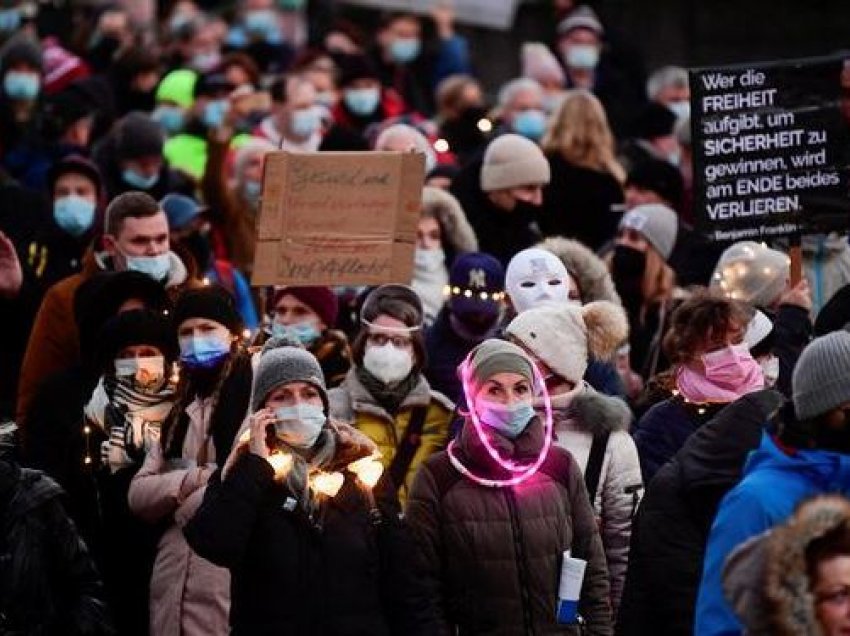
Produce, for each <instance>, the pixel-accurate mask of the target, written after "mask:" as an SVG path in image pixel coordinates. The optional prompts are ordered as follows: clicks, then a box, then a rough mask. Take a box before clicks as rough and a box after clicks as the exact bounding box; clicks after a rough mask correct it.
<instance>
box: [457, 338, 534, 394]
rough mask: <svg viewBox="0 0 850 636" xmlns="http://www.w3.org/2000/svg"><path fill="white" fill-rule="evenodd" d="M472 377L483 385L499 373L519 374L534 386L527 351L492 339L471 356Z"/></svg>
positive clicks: (532, 370) (486, 341) (509, 343)
mask: <svg viewBox="0 0 850 636" xmlns="http://www.w3.org/2000/svg"><path fill="white" fill-rule="evenodd" d="M469 363H470V366H471V368H472V377H473V378H475V383H476V384H477V385H481V384H483V383H484V382H486V381H487V380H488V379H489V378H491V377H493V376H494V375H496V374H497V373H517V374H519V375H521V376H523V377H524V378H525V379H526V380H528V381H529V382H530V383H531V384H534V369H533V368H532V364H533V363H532V362H531V360H530V359H529V357H528V355H526V353H525V351H523V350H522V349H520V348H519V347H518V346H516V345H515V344H513V343H512V342H508V341H506V340H496V339H495V338H491V339H490V340H485V341H484V342H482V343H481V344H480V345H478V346H477V347H475V349H473V350H472V352H471V353H470V354H469Z"/></svg>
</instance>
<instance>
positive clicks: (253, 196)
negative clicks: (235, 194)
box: [242, 181, 263, 205]
mask: <svg viewBox="0 0 850 636" xmlns="http://www.w3.org/2000/svg"><path fill="white" fill-rule="evenodd" d="M242 194H244V195H245V198H246V199H248V202H249V203H251V204H252V205H257V204H258V203H259V202H260V195H262V194H263V184H262V183H260V182H259V181H246V182H245V183H243V184H242Z"/></svg>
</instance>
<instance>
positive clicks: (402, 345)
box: [367, 333, 413, 349]
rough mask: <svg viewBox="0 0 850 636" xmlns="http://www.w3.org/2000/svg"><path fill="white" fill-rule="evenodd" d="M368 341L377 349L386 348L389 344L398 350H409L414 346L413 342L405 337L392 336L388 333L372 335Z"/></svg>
mask: <svg viewBox="0 0 850 636" xmlns="http://www.w3.org/2000/svg"><path fill="white" fill-rule="evenodd" d="M367 341H368V343H369V344H371V345H375V346H376V347H383V346H386V345H387V343H389V344H392V346H394V347H395V348H396V349H407V348H408V347H410V346H412V344H413V341H412V340H411V339H410V338H407V337H405V336H391V335H389V334H386V333H370V334H369V336H368V337H367Z"/></svg>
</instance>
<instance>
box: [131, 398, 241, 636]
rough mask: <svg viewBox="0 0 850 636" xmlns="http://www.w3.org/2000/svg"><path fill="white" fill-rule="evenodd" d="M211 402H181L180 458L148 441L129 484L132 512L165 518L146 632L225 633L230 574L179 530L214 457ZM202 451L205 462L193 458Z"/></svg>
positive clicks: (167, 635)
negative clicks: (203, 555) (169, 456)
mask: <svg viewBox="0 0 850 636" xmlns="http://www.w3.org/2000/svg"><path fill="white" fill-rule="evenodd" d="M211 407H212V404H211V398H204V399H201V398H195V400H193V401H192V402H191V403H190V404H189V406H187V407H186V414H187V416H188V418H189V428H188V431H187V433H186V437H185V439H184V442H183V450H182V457H181V458H179V459H165V458H163V453H162V449H161V447H160V445H159V444H154V446H153V448H152V449H151V451H150V452H149V453H148V456H147V458H146V459H145V463H144V464H143V465H142V468H141V469H140V470H139V472H138V473H137V474H136V476H135V477H133V481H132V483H131V484H130V492H129V494H128V498H129V502H130V509H131V510H132V511H133V512H134V513H135V514H137V515H138V516H139V517H141V518H142V519H144V520H145V521H147V522H148V523H159V522H163V521H168V522H169V523H168V526H169V527H168V529H167V530H166V531H165V533H164V534H163V535H162V538H161V539H160V541H159V545H158V548H157V555H156V561H155V562H154V567H153V575H152V577H151V583H150V595H151V603H150V621H151V635H152V636H153V635H156V636H172V635H173V636H183V635H186V636H193V635H201V634H206V635H216V634H221V635H223V634H227V633H228V618H227V617H228V612H229V611H230V574H229V573H228V571H227V570H225V569H224V568H220V567H217V566H215V565H213V564H212V563H210V562H209V561H207V560H206V559H203V558H201V557H200V556H198V555H197V554H195V552H194V551H193V550H192V548H190V547H189V544H188V543H186V539H185V538H184V537H183V531H182V528H183V527H184V526H185V525H186V524H187V523H188V522H189V520H190V519H191V518H192V516H193V515H194V514H195V511H196V510H197V509H198V506H200V504H201V500H202V499H203V495H204V488H205V487H206V482H207V480H208V479H209V476H210V475H211V474H212V472H213V471H214V469H215V462H216V461H217V457H216V450H215V446H216V445H215V443H214V440H213V437H212V435H209V434H208V432H209V428H210V420H211V411H212V408H211ZM204 455H206V457H207V458H208V461H209V462H211V463H206V464H205V463H203V462H199V461H198V459H199V458H202V457H203V456H204ZM221 461H223V460H221Z"/></svg>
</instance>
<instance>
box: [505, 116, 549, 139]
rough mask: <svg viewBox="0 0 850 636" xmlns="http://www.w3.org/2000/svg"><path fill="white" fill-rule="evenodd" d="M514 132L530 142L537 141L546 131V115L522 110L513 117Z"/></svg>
mask: <svg viewBox="0 0 850 636" xmlns="http://www.w3.org/2000/svg"><path fill="white" fill-rule="evenodd" d="M513 128H514V132H516V133H517V134H518V135H522V136H523V137H526V138H528V139H531V140H532V141H537V140H538V139H540V138H541V137H542V136H543V133H544V132H545V131H546V113H544V112H543V111H542V110H537V109H529V110H524V111H522V112H520V113H518V114H517V115H516V117H514V125H513Z"/></svg>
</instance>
